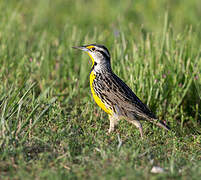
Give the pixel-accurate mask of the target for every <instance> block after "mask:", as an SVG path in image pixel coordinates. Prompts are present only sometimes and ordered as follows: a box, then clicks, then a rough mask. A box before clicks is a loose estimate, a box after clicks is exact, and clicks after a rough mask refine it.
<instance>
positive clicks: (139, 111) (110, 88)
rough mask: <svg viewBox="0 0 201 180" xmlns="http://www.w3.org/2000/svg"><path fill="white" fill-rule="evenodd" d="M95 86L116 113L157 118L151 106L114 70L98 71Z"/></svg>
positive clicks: (100, 95) (103, 99)
mask: <svg viewBox="0 0 201 180" xmlns="http://www.w3.org/2000/svg"><path fill="white" fill-rule="evenodd" d="M93 86H94V89H95V92H97V95H98V96H99V97H100V99H101V100H102V101H103V102H104V103H106V104H107V105H108V106H109V107H111V109H112V110H113V111H114V112H115V113H117V114H119V115H121V116H127V117H130V116H133V117H135V118H136V119H147V120H152V119H156V117H155V115H154V114H153V113H152V112H151V111H150V110H149V108H148V107H147V106H146V105H145V104H144V103H142V101H141V100H140V99H139V98H138V97H137V96H136V95H135V94H134V92H133V91H132V90H131V89H130V88H129V87H128V86H127V85H126V83H124V82H123V81H122V80H121V79H120V78H119V77H118V76H117V75H115V74H114V73H113V72H112V71H111V72H104V73H97V74H96V78H95V79H94V82H93Z"/></svg>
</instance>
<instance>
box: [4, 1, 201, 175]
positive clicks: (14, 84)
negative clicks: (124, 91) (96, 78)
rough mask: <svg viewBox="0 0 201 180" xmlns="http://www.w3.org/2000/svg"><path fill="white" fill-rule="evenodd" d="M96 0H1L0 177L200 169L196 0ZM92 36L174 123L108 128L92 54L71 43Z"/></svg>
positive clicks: (168, 172)
mask: <svg viewBox="0 0 201 180" xmlns="http://www.w3.org/2000/svg"><path fill="white" fill-rule="evenodd" d="M98 3H99V4H98V5H97V1H81V0H78V1H75V2H74V1H71V0H69V1H63V0H58V1H56V2H53V1H49V0H43V1H39V0H36V1H29V0H24V1H17V0H12V1H11V0H8V1H1V2H0V17H1V18H0V19H1V23H0V79H1V84H0V92H1V93H0V179H134V178H138V179H199V177H200V176H201V173H200V172H201V143H200V142H201V126H200V123H201V111H200V109H201V93H200V92H201V78H200V72H201V71H200V70H201V52H200V50H201V48H200V38H201V34H200V26H201V24H200V19H199V17H200V15H201V14H200V12H201V11H200V7H201V6H200V2H199V1H196V0H193V1H187V0H184V1H160V2H158V1H157V2H156V1H155V0H150V1H149V2H147V1H135V2H133V1H127V2H123V1H122V2H120V1H109V2H108V1H106V0H105V1H104V0H103V1H99V2H98ZM94 42H96V43H100V44H105V45H106V46H107V47H108V49H109V50H110V52H111V56H112V67H113V70H114V72H115V73H116V74H117V75H119V76H120V77H121V78H122V79H123V80H124V81H125V82H126V83H127V84H128V85H129V86H130V87H131V89H133V91H134V92H135V93H136V94H137V95H138V96H139V97H140V98H141V99H142V100H143V102H145V103H147V104H148V105H149V107H150V108H151V109H152V110H153V111H154V112H155V113H156V114H157V116H158V117H159V119H162V120H165V121H166V122H167V123H168V124H169V125H170V126H171V128H172V132H168V133H167V132H164V131H163V130H162V129H160V128H158V127H156V126H154V125H151V124H149V123H146V122H144V123H143V127H144V132H145V138H144V139H143V140H142V139H140V135H139V132H138V130H137V129H136V128H135V127H134V126H131V125H130V124H128V123H126V122H124V121H121V122H120V123H119V125H118V126H117V128H116V130H115V132H114V133H112V134H111V135H109V136H108V135H107V134H106V132H107V129H108V127H109V121H108V118H107V115H106V114H105V113H104V112H103V111H101V110H100V109H99V108H98V107H97V105H95V103H94V101H93V99H92V98H91V95H90V89H89V79H88V75H89V71H90V66H91V65H90V63H88V59H89V57H88V56H87V55H86V54H82V53H80V52H78V51H75V50H73V49H72V48H71V47H72V46H76V45H82V44H89V43H94ZM153 166H160V167H162V168H163V169H164V170H165V173H159V174H153V173H151V172H150V171H151V169H152V167H153Z"/></svg>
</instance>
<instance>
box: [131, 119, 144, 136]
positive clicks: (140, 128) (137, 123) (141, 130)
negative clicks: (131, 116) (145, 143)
mask: <svg viewBox="0 0 201 180" xmlns="http://www.w3.org/2000/svg"><path fill="white" fill-rule="evenodd" d="M129 122H130V123H132V124H134V125H135V126H136V127H137V128H138V129H139V130H140V136H141V138H142V139H143V129H142V125H141V123H140V122H139V121H137V120H130V121H129Z"/></svg>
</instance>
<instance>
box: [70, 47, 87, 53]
mask: <svg viewBox="0 0 201 180" xmlns="http://www.w3.org/2000/svg"><path fill="white" fill-rule="evenodd" d="M72 48H74V49H80V50H82V51H86V52H89V49H87V48H86V46H75V47H72Z"/></svg>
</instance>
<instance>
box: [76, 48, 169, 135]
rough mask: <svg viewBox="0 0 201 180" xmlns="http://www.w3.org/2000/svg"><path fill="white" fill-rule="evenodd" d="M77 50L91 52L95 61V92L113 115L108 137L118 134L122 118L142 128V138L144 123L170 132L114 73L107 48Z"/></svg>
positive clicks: (93, 80) (91, 83) (100, 104)
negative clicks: (118, 126)
mask: <svg viewBox="0 0 201 180" xmlns="http://www.w3.org/2000/svg"><path fill="white" fill-rule="evenodd" d="M73 48H75V49H79V50H82V51H85V52H87V54H88V55H89V57H90V59H91V61H92V66H91V70H90V75H89V76H90V88H91V93H92V96H93V98H94V100H95V102H96V103H97V105H98V106H100V107H101V108H102V110H104V111H105V112H106V113H107V114H108V115H109V120H110V126H109V129H108V134H110V133H111V132H113V131H114V128H115V126H116V125H117V124H118V122H119V120H121V119H125V120H127V121H128V122H129V123H131V124H134V125H135V126H136V127H137V128H138V129H139V132H140V136H141V138H143V136H144V135H143V128H142V124H141V122H140V121H141V120H145V121H149V122H151V123H153V124H156V125H157V126H159V127H162V128H164V129H166V130H170V128H169V127H168V126H167V125H166V124H165V123H164V122H163V121H159V120H158V118H157V117H156V116H155V114H154V113H153V112H152V111H151V110H150V109H149V108H148V106H147V105H145V104H144V103H143V102H142V101H141V100H140V99H139V98H138V97H137V96H136V95H135V93H134V92H133V91H132V90H131V88H130V87H129V86H128V85H127V84H126V83H125V82H124V81H123V80H121V79H120V78H119V77H118V76H117V75H116V74H115V73H114V72H113V70H112V68H111V58H110V53H109V51H108V49H107V48H106V47H105V46H104V45H98V44H89V45H84V46H75V47H73Z"/></svg>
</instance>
